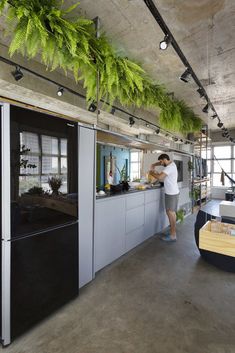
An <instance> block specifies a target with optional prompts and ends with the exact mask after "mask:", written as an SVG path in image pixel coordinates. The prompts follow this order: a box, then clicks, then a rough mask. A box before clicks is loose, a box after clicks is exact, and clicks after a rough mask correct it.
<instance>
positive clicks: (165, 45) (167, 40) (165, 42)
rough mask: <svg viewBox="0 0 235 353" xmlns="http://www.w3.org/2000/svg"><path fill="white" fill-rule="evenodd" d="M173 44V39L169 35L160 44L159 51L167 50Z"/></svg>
mask: <svg viewBox="0 0 235 353" xmlns="http://www.w3.org/2000/svg"><path fill="white" fill-rule="evenodd" d="M170 42H171V38H170V37H169V35H168V34H166V35H165V37H164V39H163V40H162V41H161V42H160V43H159V49H161V50H166V49H167V48H168V45H169V44H170Z"/></svg>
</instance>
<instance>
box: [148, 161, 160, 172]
mask: <svg viewBox="0 0 235 353" xmlns="http://www.w3.org/2000/svg"><path fill="white" fill-rule="evenodd" d="M158 165H161V163H160V162H156V163H153V164H151V166H150V170H154V168H155V167H157V166H158Z"/></svg>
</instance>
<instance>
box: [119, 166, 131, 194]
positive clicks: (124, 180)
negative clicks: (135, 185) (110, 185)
mask: <svg viewBox="0 0 235 353" xmlns="http://www.w3.org/2000/svg"><path fill="white" fill-rule="evenodd" d="M116 169H117V170H118V172H119V174H120V184H122V187H123V190H125V191H128V190H129V188H130V185H129V184H128V181H129V176H128V175H127V170H126V165H125V164H124V166H123V167H122V169H121V170H120V169H119V168H118V166H117V165H116Z"/></svg>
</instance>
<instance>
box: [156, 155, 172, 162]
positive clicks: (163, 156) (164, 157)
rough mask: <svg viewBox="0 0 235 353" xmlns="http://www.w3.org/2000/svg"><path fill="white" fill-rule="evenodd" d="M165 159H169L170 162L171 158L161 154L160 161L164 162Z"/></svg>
mask: <svg viewBox="0 0 235 353" xmlns="http://www.w3.org/2000/svg"><path fill="white" fill-rule="evenodd" d="M163 159H167V160H168V161H169V160H170V157H169V156H168V154H165V153H163V154H160V156H159V157H158V160H159V161H162V160H163Z"/></svg>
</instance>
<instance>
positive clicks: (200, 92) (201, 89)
mask: <svg viewBox="0 0 235 353" xmlns="http://www.w3.org/2000/svg"><path fill="white" fill-rule="evenodd" d="M197 92H198V94H199V95H200V98H202V97H204V96H205V93H204V89H203V88H202V87H199V88H198V89H197Z"/></svg>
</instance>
